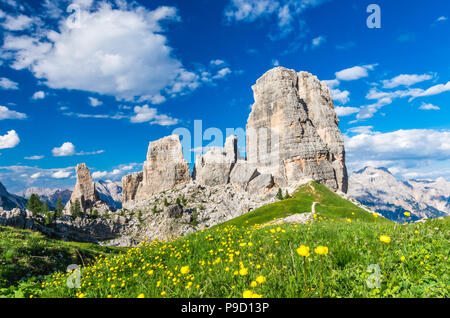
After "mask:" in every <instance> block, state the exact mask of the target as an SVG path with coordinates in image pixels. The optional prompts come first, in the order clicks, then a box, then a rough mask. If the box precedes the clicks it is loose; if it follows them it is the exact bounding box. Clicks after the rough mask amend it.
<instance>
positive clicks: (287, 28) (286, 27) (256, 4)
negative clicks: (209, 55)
mask: <svg viewBox="0 0 450 318" xmlns="http://www.w3.org/2000/svg"><path fill="white" fill-rule="evenodd" d="M326 1H327V0H295V1H293V0H230V2H229V4H228V6H227V7H226V9H225V12H224V15H225V17H226V19H227V20H228V21H229V22H231V21H237V22H240V21H243V22H254V21H256V20H262V19H269V18H271V17H272V18H274V19H276V21H277V25H278V29H279V30H278V31H277V32H276V35H272V36H270V35H269V37H270V38H272V39H274V38H275V39H276V38H280V37H283V36H285V35H286V34H288V33H290V32H292V31H293V30H294V29H295V28H294V27H293V24H294V22H297V23H298V24H299V25H300V26H302V25H303V21H302V20H301V18H300V15H301V13H302V12H303V11H304V10H305V9H307V8H309V7H315V6H318V5H320V4H322V3H323V2H326Z"/></svg>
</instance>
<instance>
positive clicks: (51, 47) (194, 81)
mask: <svg viewBox="0 0 450 318" xmlns="http://www.w3.org/2000/svg"><path fill="white" fill-rule="evenodd" d="M78 2H79V1H78ZM117 3H118V8H113V7H112V6H111V5H110V4H107V3H106V2H102V3H100V4H98V3H97V5H96V6H94V5H93V4H92V1H90V2H87V3H85V4H84V6H82V8H84V9H83V11H82V14H81V17H82V19H81V21H80V23H79V26H78V27H76V28H73V27H69V25H68V24H67V23H65V22H66V21H64V20H60V21H58V23H57V24H56V25H58V29H55V30H53V29H49V28H48V27H47V28H42V30H41V31H40V32H39V33H36V34H35V35H32V36H30V35H21V36H16V35H13V34H7V35H5V38H4V45H3V53H4V55H5V56H9V57H10V59H9V62H10V64H11V66H12V67H13V68H14V69H18V70H20V69H29V70H30V71H31V72H32V73H33V74H34V76H35V77H37V78H38V79H40V80H41V81H42V82H43V83H45V84H46V85H47V86H49V87H51V88H54V89H76V90H84V91H89V92H95V93H99V94H105V95H112V96H115V97H116V98H117V99H118V100H128V101H137V100H139V101H148V102H151V103H155V104H157V103H161V102H163V101H165V97H164V96H163V94H164V93H167V94H169V95H170V96H172V97H174V96H177V95H178V94H182V93H186V92H187V91H192V90H194V89H196V88H198V87H199V86H200V84H201V81H199V80H198V78H199V75H198V74H195V73H194V72H190V71H187V70H186V69H185V68H184V67H183V65H182V63H181V62H180V61H179V60H178V59H177V58H176V57H175V56H174V54H173V50H172V48H171V47H170V46H169V45H168V40H167V37H166V36H165V35H164V34H163V32H164V31H165V29H164V28H163V26H162V24H163V22H164V21H172V22H174V21H179V16H178V14H177V10H176V9H175V8H173V7H167V6H163V7H159V8H157V9H155V10H153V11H149V10H147V9H145V8H144V7H141V6H138V5H136V4H134V5H132V4H129V5H128V4H127V3H125V2H117ZM74 52H76V54H74Z"/></svg>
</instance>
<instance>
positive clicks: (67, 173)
mask: <svg viewBox="0 0 450 318" xmlns="http://www.w3.org/2000/svg"><path fill="white" fill-rule="evenodd" d="M70 175H71V173H70V171H63V170H59V171H56V172H55V173H53V174H52V178H54V179H66V178H68V177H70Z"/></svg>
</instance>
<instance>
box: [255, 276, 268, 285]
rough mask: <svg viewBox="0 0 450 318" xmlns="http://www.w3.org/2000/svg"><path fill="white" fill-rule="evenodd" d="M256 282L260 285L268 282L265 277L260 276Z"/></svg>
mask: <svg viewBox="0 0 450 318" xmlns="http://www.w3.org/2000/svg"><path fill="white" fill-rule="evenodd" d="M256 282H257V283H258V284H262V283H265V282H266V278H265V277H264V276H262V275H261V276H258V277H256Z"/></svg>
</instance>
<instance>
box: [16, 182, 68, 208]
mask: <svg viewBox="0 0 450 318" xmlns="http://www.w3.org/2000/svg"><path fill="white" fill-rule="evenodd" d="M32 194H37V195H38V196H39V199H41V201H42V202H45V203H47V205H48V206H49V207H50V208H55V207H56V203H57V202H58V198H59V197H61V202H62V204H63V205H65V204H66V203H67V201H69V199H70V195H71V194H72V190H68V189H59V188H57V189H51V188H36V187H32V188H28V189H26V190H24V191H21V192H19V193H17V195H19V196H21V197H23V198H25V199H29V198H30V197H31V195H32Z"/></svg>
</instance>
